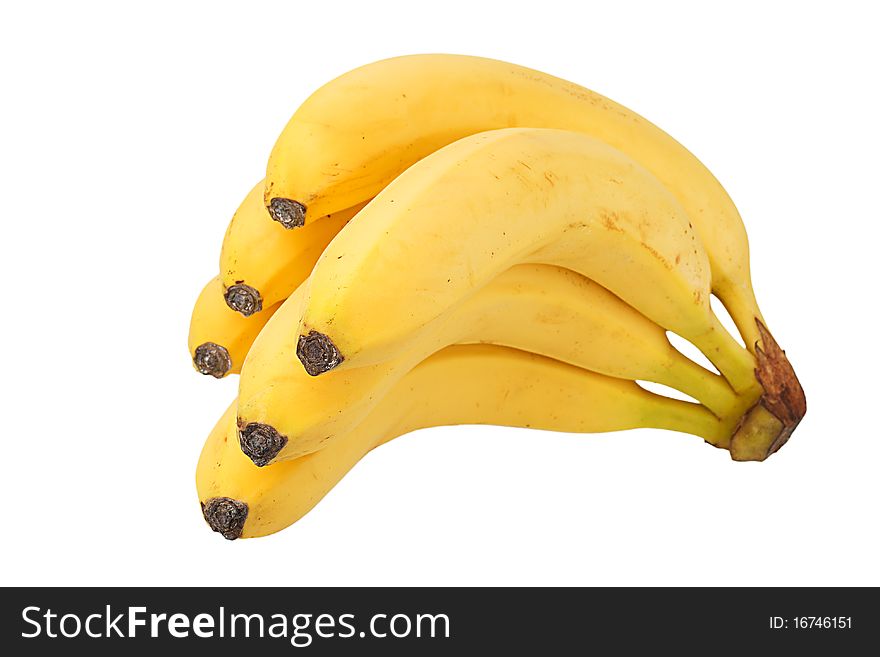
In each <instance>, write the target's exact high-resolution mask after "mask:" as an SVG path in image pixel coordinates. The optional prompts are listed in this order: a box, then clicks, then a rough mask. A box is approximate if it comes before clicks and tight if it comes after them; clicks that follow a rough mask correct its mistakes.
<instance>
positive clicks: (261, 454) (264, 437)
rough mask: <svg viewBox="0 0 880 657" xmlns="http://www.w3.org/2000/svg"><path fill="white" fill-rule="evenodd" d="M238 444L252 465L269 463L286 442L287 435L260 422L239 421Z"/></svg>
mask: <svg viewBox="0 0 880 657" xmlns="http://www.w3.org/2000/svg"><path fill="white" fill-rule="evenodd" d="M238 444H239V445H240V446H241V451H242V452H244V454H245V456H247V457H248V458H249V459H250V460H251V461H253V462H254V465H256V466H257V467H261V468H262V467H263V466H264V465H269V463H271V462H272V459H274V458H275V457H276V456H278V452H280V451H281V450H282V449H284V446H285V445H286V444H287V436H284V435H282V434H281V433H280V432H279V431H278V430H277V429H276V428H275V427H273V426H270V425H268V424H262V423H260V422H247V423H245V422H243V421H239V429H238Z"/></svg>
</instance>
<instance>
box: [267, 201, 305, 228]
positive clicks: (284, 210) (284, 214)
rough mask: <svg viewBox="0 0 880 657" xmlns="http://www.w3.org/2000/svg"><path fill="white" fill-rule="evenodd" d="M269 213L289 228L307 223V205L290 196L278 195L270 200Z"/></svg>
mask: <svg viewBox="0 0 880 657" xmlns="http://www.w3.org/2000/svg"><path fill="white" fill-rule="evenodd" d="M269 214H270V215H271V216H272V219H274V220H275V221H277V222H278V223H279V224H281V225H282V226H284V227H285V228H287V229H288V230H292V229H293V228H299V227H300V226H304V225H305V223H306V206H305V205H303V204H302V203H300V202H299V201H294V200H293V199H289V198H280V197H276V198H273V199H272V200H270V201H269Z"/></svg>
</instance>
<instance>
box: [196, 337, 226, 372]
mask: <svg viewBox="0 0 880 657" xmlns="http://www.w3.org/2000/svg"><path fill="white" fill-rule="evenodd" d="M193 365H195V366H196V369H197V370H198V371H199V372H200V373H201V374H205V375H207V376H213V377H214V378H215V379H222V378H223V377H224V376H226V375H227V374H228V373H229V370H231V369H232V358H231V357H230V356H229V351H227V350H226V347H224V346H223V345H219V344H217V343H216V342H206V343H204V344H200V345H199V346H198V347H196V350H195V353H194V354H193Z"/></svg>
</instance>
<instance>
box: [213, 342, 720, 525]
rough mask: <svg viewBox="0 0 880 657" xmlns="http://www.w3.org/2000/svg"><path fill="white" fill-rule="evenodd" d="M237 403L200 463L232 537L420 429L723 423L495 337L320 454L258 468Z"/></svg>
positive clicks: (712, 438)
mask: <svg viewBox="0 0 880 657" xmlns="http://www.w3.org/2000/svg"><path fill="white" fill-rule="evenodd" d="M235 409H236V405H235V404H234V403H233V405H232V406H230V407H229V410H227V411H226V413H225V414H224V416H223V417H222V418H221V420H220V422H219V423H218V424H217V426H216V427H215V428H214V430H213V431H212V432H211V435H210V436H209V437H208V440H207V442H206V443H205V446H204V448H203V450H202V454H201V457H200V459H199V464H198V468H197V471H196V485H197V488H198V494H199V499H200V500H201V503H202V510H203V513H204V516H205V519H206V520H207V522H208V524H209V525H210V526H211V528H212V529H213V530H214V531H218V532H220V533H221V534H222V535H223V536H224V537H225V538H227V539H235V538H238V537H244V538H250V537H255V536H264V535H266V534H271V533H273V532H277V531H279V530H281V529H284V528H285V527H287V526H289V525H291V524H293V523H294V522H296V521H297V520H299V519H300V518H301V517H302V516H304V515H305V514H306V513H307V512H308V511H309V510H310V509H311V508H312V507H314V506H315V504H317V503H318V502H319V501H320V500H321V498H323V497H324V495H326V494H327V492H328V491H329V490H330V489H331V488H332V487H333V486H334V485H335V484H336V483H337V482H339V480H340V479H341V478H342V477H343V476H344V475H345V474H346V473H347V472H348V471H349V470H350V469H351V468H352V467H353V466H354V465H355V464H356V463H357V462H358V461H359V460H360V459H361V457H363V456H364V455H365V454H366V453H367V452H369V451H370V450H371V449H373V448H374V447H376V446H377V445H380V444H382V443H384V442H387V441H388V440H391V439H392V438H394V437H396V436H401V435H403V434H405V433H407V432H410V431H413V430H415V429H418V428H423V427H429V426H441V425H451V424H497V425H505V426H514V427H531V428H535V429H547V430H552V431H567V432H578V433H598V432H607V431H618V430H624V429H631V428H637V427H653V428H659V429H668V430H671V431H682V432H687V433H692V434H694V435H697V436H701V437H702V438H704V439H705V440H706V441H708V442H709V443H711V444H720V443H723V442H724V441H725V440H726V436H727V428H726V427H724V426H723V424H722V423H721V422H719V420H718V419H717V418H715V417H714V416H713V415H712V414H711V413H709V412H708V411H707V410H706V409H704V408H702V407H701V406H699V405H697V404H691V403H688V402H682V401H677V400H673V399H669V398H666V397H662V396H659V395H655V394H653V393H650V392H647V391H645V390H643V389H642V388H640V387H639V386H637V385H636V384H635V383H633V382H632V381H625V380H622V379H614V378H610V377H605V376H602V375H600V374H594V373H592V372H588V371H586V370H582V369H580V368H577V367H573V366H571V365H566V364H564V363H560V362H558V361H554V360H552V359H549V358H546V357H543V356H539V355H535V354H530V353H526V352H523V351H518V350H515V349H509V348H506V347H498V346H492V345H467V346H452V347H447V348H445V349H443V350H442V351H440V352H438V353H437V354H435V355H433V356H431V357H430V358H428V359H427V360H425V361H424V362H422V363H421V364H419V365H418V366H417V367H416V368H415V369H413V370H412V371H411V372H409V373H408V374H407V375H406V376H404V377H403V378H402V379H401V380H400V381H399V382H398V383H397V384H396V385H395V386H394V387H393V388H392V390H391V391H390V392H389V393H388V394H387V395H386V396H385V397H384V398H383V399H382V400H381V401H379V402H378V404H377V405H376V407H375V408H374V409H373V410H372V412H370V413H369V415H368V416H367V417H366V418H365V419H364V421H363V422H362V423H360V424H359V425H357V426H356V427H354V428H352V430H351V431H349V432H346V434H345V435H344V436H341V437H340V439H339V440H337V441H335V442H334V443H332V444H329V445H327V446H326V447H325V448H324V449H321V450H320V451H318V452H315V453H313V454H309V455H308V456H303V457H301V458H298V459H294V460H290V461H285V462H283V463H278V464H275V465H273V466H272V467H269V468H262V469H261V468H258V467H257V466H255V465H254V464H253V463H252V462H251V461H250V460H249V459H248V458H247V457H246V456H245V455H244V454H242V453H241V452H240V451H239V449H238V448H237V446H236V442H237V441H236V433H237V425H236V411H235Z"/></svg>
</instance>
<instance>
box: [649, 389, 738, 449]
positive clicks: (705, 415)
mask: <svg viewBox="0 0 880 657" xmlns="http://www.w3.org/2000/svg"><path fill="white" fill-rule="evenodd" d="M645 395H646V396H645V399H644V403H645V407H644V412H645V416H644V419H645V424H644V426H646V427H653V428H656V429H665V430H667V431H677V432H679V433H689V434H692V435H694V436H699V437H700V438H702V439H703V440H705V441H706V442H707V443H710V444H712V445H714V446H716V447H727V445H728V444H729V443H730V427H729V426H728V423H727V422H722V421H721V420H720V419H719V418H717V417H715V415H713V414H712V412H711V411H710V410H709V409H707V408H705V407H704V406H701V405H699V404H694V403H692V402H686V401H681V400H678V399H670V398H669V397H664V396H662V395H656V394H654V393H652V392H648V391H647V390H646V391H645Z"/></svg>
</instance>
